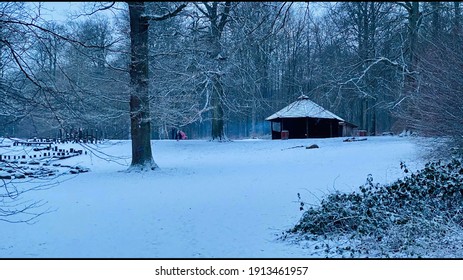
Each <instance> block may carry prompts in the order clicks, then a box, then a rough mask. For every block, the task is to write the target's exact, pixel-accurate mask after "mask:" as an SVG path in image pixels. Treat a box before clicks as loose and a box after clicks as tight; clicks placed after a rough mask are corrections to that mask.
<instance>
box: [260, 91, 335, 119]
mask: <svg viewBox="0 0 463 280" xmlns="http://www.w3.org/2000/svg"><path fill="white" fill-rule="evenodd" d="M303 117H309V118H320V119H338V120H340V121H344V119H342V118H340V117H339V116H337V115H335V114H333V113H331V112H330V111H328V110H326V109H325V108H323V107H322V106H320V105H318V104H316V103H314V102H313V101H311V100H310V99H309V97H307V96H306V95H304V94H303V95H301V96H299V97H298V98H297V100H296V101H294V102H293V103H291V104H289V105H288V106H286V107H284V108H283V109H281V110H280V111H278V112H276V113H275V114H273V115H271V116H270V117H268V118H266V119H265V120H266V121H271V120H274V119H279V118H303Z"/></svg>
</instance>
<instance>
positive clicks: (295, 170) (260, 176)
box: [0, 136, 422, 258]
mask: <svg viewBox="0 0 463 280" xmlns="http://www.w3.org/2000/svg"><path fill="white" fill-rule="evenodd" d="M343 139H344V138H331V139H300V140H297V139H293V140H274V141H272V140H237V141H232V142H224V143H218V142H210V141H203V140H186V141H175V140H159V141H153V142H152V143H153V154H154V159H155V161H156V163H157V164H158V165H159V166H160V169H158V170H156V171H155V172H143V173H127V172H124V171H125V170H126V169H127V167H128V165H129V164H130V153H131V146H130V142H129V141H111V142H106V143H103V144H98V145H97V146H96V145H88V146H87V147H84V148H85V149H87V151H89V152H88V153H87V155H81V156H77V157H72V158H69V159H65V160H60V161H59V162H60V163H62V164H64V163H66V164H69V165H76V164H78V165H81V166H84V167H88V168H90V170H91V171H90V172H88V173H80V174H77V175H66V176H61V177H59V178H58V179H57V180H63V182H62V183H61V184H59V185H57V186H55V187H53V188H50V189H46V190H41V191H33V192H29V193H27V194H25V195H24V196H25V197H24V198H23V199H35V200H44V201H47V202H48V203H47V204H46V206H44V207H42V209H43V210H47V209H48V208H50V209H51V210H53V211H52V212H50V213H47V214H45V215H42V216H40V217H39V218H38V219H37V220H36V223H34V224H25V223H19V224H11V223H6V222H0V223H1V224H0V235H1V236H2V242H0V257H1V258H68V257H70V258H90V257H91V258H132V257H133V258H268V257H270V258H288V257H290V258H299V257H302V258H304V257H313V255H312V254H311V253H312V252H309V251H308V249H304V248H302V247H301V246H298V245H295V244H290V243H288V242H284V241H280V240H277V235H278V234H280V233H282V232H283V231H285V230H287V229H290V228H291V227H292V226H293V225H294V224H295V223H296V222H297V221H298V219H299V218H300V217H301V214H302V212H300V211H299V204H298V202H297V200H298V198H297V193H300V195H301V197H302V199H303V200H304V201H305V202H307V203H317V202H318V200H319V199H320V198H321V197H323V196H324V195H325V194H327V193H329V192H331V191H333V190H340V191H352V190H357V188H358V186H359V185H361V184H364V183H365V180H366V178H367V175H368V174H372V176H373V178H374V181H375V182H380V183H388V182H392V181H394V180H395V179H397V178H398V177H401V176H403V173H402V171H401V170H400V162H401V161H405V162H406V164H407V166H408V167H409V169H411V170H416V169H419V168H421V167H422V160H420V157H419V155H420V149H419V147H417V145H416V144H414V142H413V140H412V139H411V138H409V137H404V138H401V137H395V136H384V137H368V140H367V141H358V142H343V141H342V140H343ZM4 143H5V141H4ZM311 144H317V145H319V146H320V148H319V149H306V148H305V146H308V145H311ZM67 145H68V146H69V147H75V148H79V149H81V148H82V147H79V146H78V145H76V144H74V145H72V144H67ZM301 146H302V147H301ZM7 149H8V148H0V154H1V153H5V152H6V150H7ZM90 151H92V152H90ZM7 181H8V180H7ZM17 182H19V179H18V180H17ZM38 210H40V209H38Z"/></svg>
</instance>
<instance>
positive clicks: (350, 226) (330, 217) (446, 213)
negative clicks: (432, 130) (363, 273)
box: [287, 159, 463, 256]
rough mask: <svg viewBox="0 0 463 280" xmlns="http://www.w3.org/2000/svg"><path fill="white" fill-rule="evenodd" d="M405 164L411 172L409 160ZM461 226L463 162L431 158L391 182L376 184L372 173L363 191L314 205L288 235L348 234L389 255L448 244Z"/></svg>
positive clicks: (366, 248)
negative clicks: (388, 183)
mask: <svg viewBox="0 0 463 280" xmlns="http://www.w3.org/2000/svg"><path fill="white" fill-rule="evenodd" d="M401 168H402V170H403V171H404V172H405V173H407V174H409V173H410V172H409V170H408V169H407V167H406V166H405V164H403V163H401ZM462 230H463V164H462V161H461V160H457V159H453V160H452V161H450V162H442V161H436V162H429V163H428V164H426V166H425V168H424V169H422V170H420V171H418V172H416V173H411V174H410V175H408V176H406V177H405V178H403V179H399V180H397V181H396V182H394V183H392V184H390V185H387V186H381V185H379V184H375V183H373V178H372V176H371V175H369V176H368V178H367V182H366V184H365V185H362V186H360V188H359V191H358V192H352V193H340V192H335V193H333V194H330V195H328V196H327V197H326V198H325V199H323V200H322V201H321V203H320V205H319V206H317V207H310V208H309V209H308V210H306V211H305V212H304V214H303V216H302V218H301V219H300V221H299V222H298V223H297V224H296V226H295V227H294V228H293V229H291V230H289V231H288V233H287V234H295V233H300V234H302V235H306V236H308V235H312V236H323V237H325V238H330V237H334V236H337V237H339V236H341V235H343V236H348V238H349V239H352V240H353V239H357V241H358V240H361V241H362V242H360V243H358V242H357V243H356V244H357V246H356V248H357V249H359V248H363V252H364V253H366V252H368V251H369V250H370V249H372V248H373V247H376V249H377V250H380V251H381V250H382V251H383V253H382V254H383V255H388V254H389V252H392V253H397V252H403V251H407V250H408V249H409V248H414V249H413V250H414V251H415V253H416V252H417V248H418V247H420V246H423V244H425V243H426V242H428V243H433V244H435V245H436V246H437V245H439V244H448V242H447V243H446V242H444V241H445V240H447V241H449V234H452V232H460V233H461V232H462ZM459 242H460V243H459V244H460V245H461V242H462V240H460V241H459ZM366 243H368V244H369V245H368V246H366ZM428 245H429V244H428ZM434 247H435V246H434ZM348 248H349V250H353V249H352V248H353V247H352V246H348ZM418 251H419V250H418ZM422 254H429V252H422ZM407 256H409V255H407Z"/></svg>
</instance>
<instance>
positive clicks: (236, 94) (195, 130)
mask: <svg viewBox="0 0 463 280" xmlns="http://www.w3.org/2000/svg"><path fill="white" fill-rule="evenodd" d="M179 4H180V3H178V2H173V3H170V2H161V3H159V2H146V3H145V7H146V10H145V13H146V14H149V15H162V14H165V13H166V12H169V11H173V10H175V8H176V7H178V6H179ZM40 9H41V7H40V6H39V5H31V3H24V2H1V3H0V91H1V92H0V136H16V137H56V135H57V133H58V130H59V129H60V128H63V129H72V128H80V127H82V128H84V129H97V130H98V131H100V132H101V133H102V134H103V135H104V137H105V138H109V139H129V138H130V117H129V114H130V111H129V100H130V98H129V96H130V88H129V87H130V86H129V85H130V75H129V74H130V73H129V72H130V71H129V70H130V69H129V68H130V67H129V65H130V59H131V57H130V22H129V20H130V18H129V14H128V5H127V4H124V3H118V5H115V4H114V3H110V2H109V3H108V2H98V3H93V4H89V6H87V11H86V12H80V13H81V15H84V14H85V13H86V14H87V15H86V16H81V17H78V18H72V19H69V21H68V22H66V23H58V22H54V21H50V20H45V19H44V18H43V17H41V15H40ZM103 10H105V11H108V10H109V11H112V15H114V16H111V17H108V16H106V15H104V14H103V13H101V11H103ZM461 17H462V15H461V6H460V2H331V3H329V2H327V3H323V2H316V3H315V2H306V3H304V2H297V3H292V2H282V3H279V2H238V3H235V2H190V3H187V5H186V7H185V8H184V9H183V10H181V12H179V13H178V14H176V16H172V17H169V18H166V19H164V20H159V21H153V22H151V23H150V24H149V29H148V30H149V34H148V35H149V36H148V40H149V44H148V46H147V47H148V54H149V55H148V59H149V71H148V73H149V103H150V112H151V113H150V119H149V120H148V121H150V122H151V126H152V129H151V137H152V139H168V138H170V139H172V133H171V131H172V128H178V129H181V130H183V131H185V132H186V133H187V134H188V137H189V138H190V139H192V138H193V139H199V138H201V139H204V138H211V137H212V138H214V139H215V138H219V139H222V138H244V137H254V136H256V137H262V136H264V135H269V134H270V127H269V123H267V122H265V121H264V119H265V118H266V117H268V116H270V115H271V114H272V113H274V112H276V111H277V110H279V109H281V108H283V107H285V106H286V105H288V104H289V103H291V102H293V101H295V100H296V99H297V97H298V96H300V95H301V94H305V95H307V96H309V98H310V99H311V100H313V101H314V102H316V103H318V104H320V105H322V106H323V107H325V108H326V109H328V110H330V111H331V112H334V113H335V114H337V115H339V116H341V117H343V118H344V119H346V120H348V121H349V122H352V123H354V124H356V125H358V126H359V129H365V130H367V131H368V134H369V135H378V134H381V133H382V132H387V131H393V132H395V133H399V132H401V131H403V130H404V129H407V130H412V131H415V132H417V133H418V134H421V135H423V136H436V135H438V136H452V137H454V139H456V141H457V140H458V139H460V138H461V136H463V134H462V133H461V131H462V129H461V128H460V127H461V125H462V121H461V120H462V116H463V113H462V110H463V109H462V108H463V104H462V103H463V102H462V98H460V95H461V93H462V89H463V77H462V75H463V72H462V70H463V52H462V39H463V36H462V29H461V28H462V27H461Z"/></svg>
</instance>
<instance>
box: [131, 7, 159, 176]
mask: <svg viewBox="0 0 463 280" xmlns="http://www.w3.org/2000/svg"><path fill="white" fill-rule="evenodd" d="M128 4H129V14H130V41H131V46H130V47H131V61H130V125H131V129H130V132H131V138H132V164H131V167H130V169H139V170H149V169H151V170H154V169H155V168H156V167H157V165H156V163H155V162H154V160H153V155H152V152H151V142H150V140H151V118H150V106H149V94H148V26H149V23H148V18H147V17H144V16H143V15H144V13H145V4H144V2H128Z"/></svg>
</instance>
